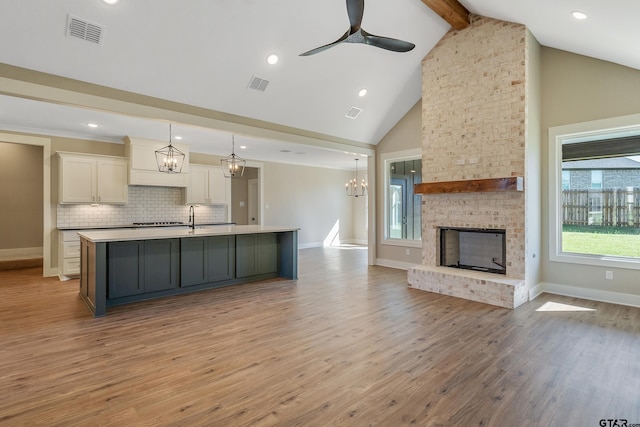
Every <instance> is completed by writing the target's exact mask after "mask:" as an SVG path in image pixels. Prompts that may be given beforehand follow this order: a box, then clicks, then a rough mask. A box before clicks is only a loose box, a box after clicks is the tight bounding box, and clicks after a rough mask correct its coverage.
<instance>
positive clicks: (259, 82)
mask: <svg viewBox="0 0 640 427" xmlns="http://www.w3.org/2000/svg"><path fill="white" fill-rule="evenodd" d="M268 85H269V80H264V79H261V78H260V77H256V76H252V77H251V81H250V82H249V89H253V90H259V91H260V92H264V91H265V90H266V89H267V86H268Z"/></svg>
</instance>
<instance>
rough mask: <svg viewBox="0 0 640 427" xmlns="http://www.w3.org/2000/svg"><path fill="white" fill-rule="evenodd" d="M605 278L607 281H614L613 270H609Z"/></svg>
mask: <svg viewBox="0 0 640 427" xmlns="http://www.w3.org/2000/svg"><path fill="white" fill-rule="evenodd" d="M604 277H605V278H606V279H607V280H613V271H611V270H607V271H605V273H604Z"/></svg>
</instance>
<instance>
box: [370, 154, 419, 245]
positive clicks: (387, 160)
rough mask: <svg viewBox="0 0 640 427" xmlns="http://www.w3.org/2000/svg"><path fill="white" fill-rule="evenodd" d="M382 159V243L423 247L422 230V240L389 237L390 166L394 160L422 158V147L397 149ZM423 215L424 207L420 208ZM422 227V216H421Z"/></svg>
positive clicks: (381, 157)
mask: <svg viewBox="0 0 640 427" xmlns="http://www.w3.org/2000/svg"><path fill="white" fill-rule="evenodd" d="M380 159H381V160H382V171H383V173H382V187H383V189H382V211H383V212H382V217H383V221H382V240H381V242H380V244H382V245H391V246H402V247H407V248H422V232H420V240H413V239H398V238H391V237H389V206H388V205H389V199H390V195H389V182H390V179H391V176H390V172H389V168H390V165H391V163H393V162H402V161H406V160H422V149H421V148H415V149H410V150H403V151H395V152H391V153H384V154H381V156H380ZM420 212H421V214H420V215H422V208H421V209H420ZM420 224H421V227H422V217H421V218H420Z"/></svg>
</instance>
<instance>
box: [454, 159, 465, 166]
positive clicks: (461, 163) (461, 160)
mask: <svg viewBox="0 0 640 427" xmlns="http://www.w3.org/2000/svg"><path fill="white" fill-rule="evenodd" d="M456 163H457V164H459V165H464V159H458V160H457V161H456Z"/></svg>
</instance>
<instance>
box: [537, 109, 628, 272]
mask: <svg viewBox="0 0 640 427" xmlns="http://www.w3.org/2000/svg"><path fill="white" fill-rule="evenodd" d="M613 124H617V126H614V125H613ZM549 160H550V165H549V171H550V188H549V190H550V191H549V195H550V200H549V206H550V209H549V210H550V212H549V224H550V232H551V236H550V237H551V238H550V242H549V253H550V259H551V261H561V262H573V263H580V264H591V265H601V266H610V267H620V268H633V269H640V115H636V116H627V117H623V118H616V119H606V120H599V121H597V122H589V123H581V124H577V125H569V126H562V127H558V128H551V129H549Z"/></svg>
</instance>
